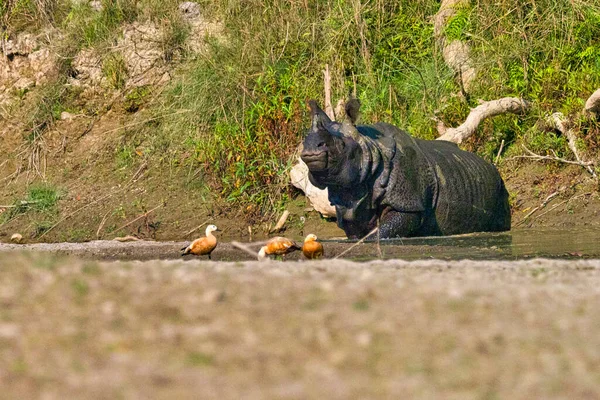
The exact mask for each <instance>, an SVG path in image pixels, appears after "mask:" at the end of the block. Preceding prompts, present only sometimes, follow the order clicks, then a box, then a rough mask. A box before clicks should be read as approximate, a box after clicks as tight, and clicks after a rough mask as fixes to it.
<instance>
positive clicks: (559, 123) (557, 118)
mask: <svg viewBox="0 0 600 400" xmlns="http://www.w3.org/2000/svg"><path fill="white" fill-rule="evenodd" d="M550 121H551V122H552V123H553V124H554V126H555V127H556V129H558V130H559V131H560V132H561V133H562V134H563V135H565V137H566V138H567V143H568V145H569V149H571V151H572V152H573V155H574V156H575V159H576V160H577V162H578V163H579V165H581V166H583V167H585V169H587V171H588V172H589V173H590V174H591V175H592V176H593V177H594V178H597V175H596V171H595V170H594V163H593V162H591V161H586V160H584V159H583V158H582V157H581V155H580V154H579V150H577V136H576V135H575V132H574V131H573V130H572V129H569V128H568V127H567V126H566V125H565V116H564V115H563V114H562V113H559V112H555V113H554V114H552V115H551V116H550Z"/></svg>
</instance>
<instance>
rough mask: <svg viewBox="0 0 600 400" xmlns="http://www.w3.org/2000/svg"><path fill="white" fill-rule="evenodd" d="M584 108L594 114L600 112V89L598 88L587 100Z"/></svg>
mask: <svg viewBox="0 0 600 400" xmlns="http://www.w3.org/2000/svg"><path fill="white" fill-rule="evenodd" d="M584 110H585V111H587V112H590V113H594V114H600V89H598V90H596V91H595V92H594V93H592V95H591V96H590V98H589V99H587V101H586V102H585V106H584Z"/></svg>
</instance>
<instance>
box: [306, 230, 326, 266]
mask: <svg viewBox="0 0 600 400" xmlns="http://www.w3.org/2000/svg"><path fill="white" fill-rule="evenodd" d="M302 254H304V257H306V258H308V259H310V260H315V259H317V258H321V257H322V256H323V245H322V244H321V243H319V242H317V235H314V234H312V233H311V234H310V235H307V236H306V238H305V239H304V244H303V245H302Z"/></svg>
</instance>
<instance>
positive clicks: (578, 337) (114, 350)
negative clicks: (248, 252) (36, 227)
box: [0, 252, 600, 399]
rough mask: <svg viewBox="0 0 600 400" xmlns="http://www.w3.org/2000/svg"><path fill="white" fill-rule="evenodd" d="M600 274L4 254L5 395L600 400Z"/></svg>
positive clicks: (526, 265) (572, 269)
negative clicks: (550, 399)
mask: <svg viewBox="0 0 600 400" xmlns="http://www.w3.org/2000/svg"><path fill="white" fill-rule="evenodd" d="M599 309H600V260H579V261H563V260H543V259H535V260H528V261H454V262H449V261H441V260H427V261H415V262H407V261H401V260H391V261H373V262H369V263H354V262H349V261H341V260H335V261H334V260H324V261H320V262H299V261H288V262H275V261H273V262H267V263H258V262H206V261H197V260H191V261H181V260H176V261H127V262H121V261H92V260H84V259H81V258H65V257H57V256H53V255H49V254H44V253H33V252H29V253H12V252H4V253H0V386H1V387H2V391H1V393H0V398H44V399H54V398H57V399H58V398H106V399H120V398H123V399H140V398H153V399H154V398H155V399H167V398H169V399H173V398H178V399H181V398H202V399H242V398H243V399H307V398H309V399H354V398H361V399H375V398H394V399H400V398H418V399H434V398H435V399H438V398H444V399H449V398H450V399H452V398H454V399H504V398H510V399H532V398H546V399H548V398H580V399H594V398H600V312H599Z"/></svg>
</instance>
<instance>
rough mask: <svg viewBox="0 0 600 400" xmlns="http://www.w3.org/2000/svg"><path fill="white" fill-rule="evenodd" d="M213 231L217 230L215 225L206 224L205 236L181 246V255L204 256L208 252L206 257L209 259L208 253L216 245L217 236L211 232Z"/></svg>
mask: <svg viewBox="0 0 600 400" xmlns="http://www.w3.org/2000/svg"><path fill="white" fill-rule="evenodd" d="M215 231H219V229H218V228H217V227H216V226H215V225H209V226H207V227H206V237H203V238H199V239H196V240H194V241H193V242H192V243H190V245H189V246H187V247H183V248H182V249H181V250H182V253H181V255H182V256H185V255H186V254H193V255H196V256H204V255H207V254H208V259H209V260H211V257H210V253H212V252H213V250H214V249H215V248H216V247H217V238H216V237H215V236H214V235H213V234H212V233H213V232H215Z"/></svg>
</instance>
